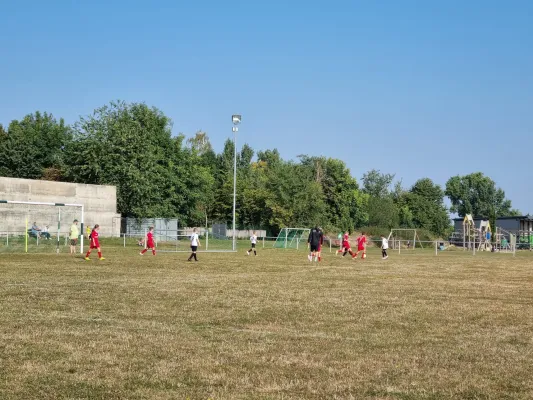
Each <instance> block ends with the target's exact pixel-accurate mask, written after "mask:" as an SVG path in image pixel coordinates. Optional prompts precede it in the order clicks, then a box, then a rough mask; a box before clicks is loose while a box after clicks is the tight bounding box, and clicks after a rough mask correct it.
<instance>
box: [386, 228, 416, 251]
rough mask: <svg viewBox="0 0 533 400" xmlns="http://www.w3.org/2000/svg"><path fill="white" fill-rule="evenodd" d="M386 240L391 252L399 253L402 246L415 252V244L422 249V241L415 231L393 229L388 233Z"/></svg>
mask: <svg viewBox="0 0 533 400" xmlns="http://www.w3.org/2000/svg"><path fill="white" fill-rule="evenodd" d="M388 240H389V243H390V245H391V248H392V249H393V250H398V251H401V246H402V244H403V245H405V246H406V247H407V249H412V250H415V248H416V245H417V244H418V246H419V247H420V248H423V246H422V241H421V240H420V237H419V236H418V232H417V230H416V229H408V228H393V229H391V231H390V233H389V237H388Z"/></svg>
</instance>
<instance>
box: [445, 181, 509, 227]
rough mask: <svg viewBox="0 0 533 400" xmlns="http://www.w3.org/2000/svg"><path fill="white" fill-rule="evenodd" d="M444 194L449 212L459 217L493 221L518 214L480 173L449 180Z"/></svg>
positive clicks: (499, 191) (494, 184)
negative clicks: (467, 215)
mask: <svg viewBox="0 0 533 400" xmlns="http://www.w3.org/2000/svg"><path fill="white" fill-rule="evenodd" d="M445 194H446V196H448V197H449V199H450V201H451V203H452V206H451V211H452V212H456V213H457V214H459V216H461V217H464V216H465V215H466V214H472V215H473V216H474V217H476V218H490V219H494V218H497V217H501V216H508V215H517V214H519V212H518V211H517V210H513V209H512V205H511V200H509V199H506V198H505V192H504V191H503V190H502V189H500V188H498V187H496V183H495V182H494V181H493V180H492V179H490V178H489V177H488V176H485V175H483V173H481V172H475V173H472V174H469V175H464V176H459V175H458V176H454V177H452V178H450V179H449V180H448V182H446V191H445Z"/></svg>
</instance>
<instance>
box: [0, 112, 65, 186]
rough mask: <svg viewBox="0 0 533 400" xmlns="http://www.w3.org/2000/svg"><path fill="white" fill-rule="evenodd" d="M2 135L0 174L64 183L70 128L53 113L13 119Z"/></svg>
mask: <svg viewBox="0 0 533 400" xmlns="http://www.w3.org/2000/svg"><path fill="white" fill-rule="evenodd" d="M2 131H3V132H1V133H0V136H1V138H0V173H1V174H2V175H3V176H10V177H14V178H27V179H43V178H44V179H53V180H61V179H62V175H63V172H62V170H63V167H64V161H65V152H64V149H65V147H66V146H67V145H68V144H69V143H70V141H71V139H72V131H71V128H70V127H69V126H68V125H66V124H65V121H64V120H63V119H60V120H59V121H58V120H57V119H56V118H54V116H53V115H52V114H49V113H46V112H44V113H41V112H39V111H37V112H35V113H34V114H29V115H26V116H25V117H24V118H23V119H22V120H20V121H17V120H13V121H12V122H11V123H10V124H9V127H8V130H7V132H5V131H4V130H3V128H2Z"/></svg>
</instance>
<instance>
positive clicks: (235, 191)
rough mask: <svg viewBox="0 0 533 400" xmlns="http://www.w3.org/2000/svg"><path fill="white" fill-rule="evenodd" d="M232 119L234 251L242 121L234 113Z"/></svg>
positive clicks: (234, 248)
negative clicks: (238, 140) (239, 126)
mask: <svg viewBox="0 0 533 400" xmlns="http://www.w3.org/2000/svg"><path fill="white" fill-rule="evenodd" d="M231 121H232V122H233V240H232V248H233V251H235V250H237V242H236V239H237V237H236V236H237V231H236V229H235V209H236V204H237V132H238V131H239V128H238V127H237V125H238V124H239V123H240V122H241V116H240V115H232V116H231Z"/></svg>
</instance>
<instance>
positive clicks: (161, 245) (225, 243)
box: [139, 228, 233, 253]
mask: <svg viewBox="0 0 533 400" xmlns="http://www.w3.org/2000/svg"><path fill="white" fill-rule="evenodd" d="M196 233H198V237H199V239H200V246H199V247H198V253H206V252H210V253H224V252H233V241H232V239H231V238H229V237H226V236H222V235H217V234H216V233H215V234H213V233H212V232H209V229H206V228H199V229H197V232H196ZM192 234H193V229H192V228H191V229H181V230H178V231H177V233H176V234H170V233H168V232H160V231H157V230H154V238H155V245H156V249H157V251H159V252H168V253H187V252H190V251H191V248H190V246H191V235H192ZM141 240H144V238H142V239H141ZM139 245H140V246H141V247H144V246H145V242H144V241H143V242H140V243H139Z"/></svg>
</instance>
